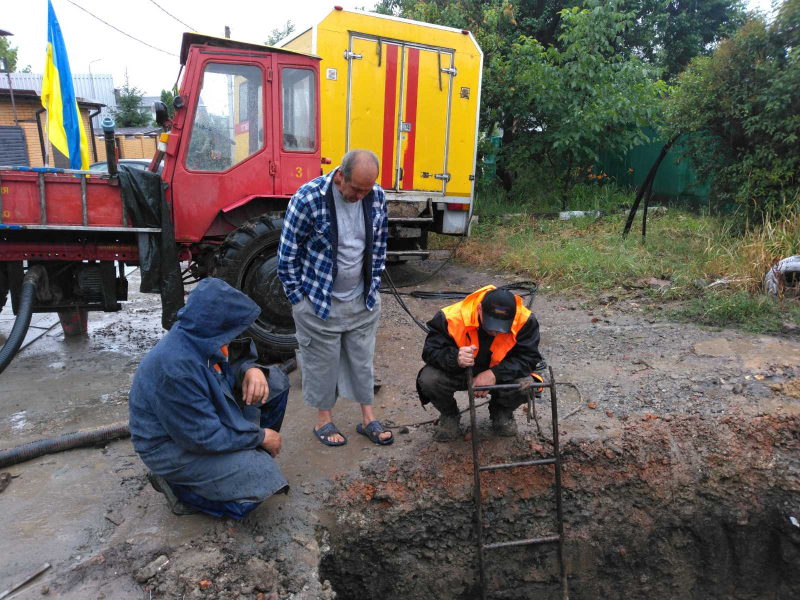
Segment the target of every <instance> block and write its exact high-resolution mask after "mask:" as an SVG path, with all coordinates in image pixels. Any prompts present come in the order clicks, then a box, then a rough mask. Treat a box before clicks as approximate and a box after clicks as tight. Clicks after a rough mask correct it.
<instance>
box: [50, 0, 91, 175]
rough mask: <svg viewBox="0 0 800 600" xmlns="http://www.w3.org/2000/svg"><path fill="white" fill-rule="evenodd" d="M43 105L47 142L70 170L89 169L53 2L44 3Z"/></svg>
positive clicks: (79, 114) (87, 149) (82, 129)
mask: <svg viewBox="0 0 800 600" xmlns="http://www.w3.org/2000/svg"><path fill="white" fill-rule="evenodd" d="M42 106H44V107H45V108H46V109H47V133H48V136H49V138H50V142H51V143H52V144H53V146H55V147H56V148H58V150H59V151H60V152H62V153H63V154H64V155H65V156H68V157H69V166H70V168H71V169H83V170H86V169H88V168H89V144H88V143H87V141H86V130H85V129H84V127H83V122H82V121H81V113H80V111H79V110H78V101H77V100H76V99H75V89H74V88H73V86H72V72H71V71H70V70H69V59H68V58H67V48H66V46H65V45H64V37H63V36H62V35H61V26H60V25H59V24H58V19H56V13H55V11H54V10H53V3H52V2H51V1H50V0H47V60H46V61H45V67H44V79H43V81H42Z"/></svg>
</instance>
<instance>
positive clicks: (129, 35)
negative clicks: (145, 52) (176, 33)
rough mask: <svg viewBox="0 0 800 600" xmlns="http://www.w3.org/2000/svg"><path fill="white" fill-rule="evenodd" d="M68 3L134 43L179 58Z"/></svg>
mask: <svg viewBox="0 0 800 600" xmlns="http://www.w3.org/2000/svg"><path fill="white" fill-rule="evenodd" d="M67 2H69V3H70V4H72V5H73V6H74V7H75V8H80V9H81V10H82V11H83V12H85V13H87V14H88V15H89V16H90V17H93V18H95V19H97V20H98V21H100V22H101V23H103V24H104V25H108V26H109V27H111V29H115V30H116V31H119V32H120V33H121V34H122V35H124V36H127V37H129V38H131V39H132V40H134V41H136V42H139V43H140V44H144V45H145V46H147V47H149V48H152V49H153V50H158V51H159V52H163V53H164V54H169V55H170V56H175V57H177V56H178V55H177V54H174V53H172V52H167V51H166V50H162V49H161V48H156V47H155V46H153V45H152V44H148V43H147V42H145V41H142V40H140V39H139V38H137V37H133V36H132V35H131V34H130V33H125V32H124V31H122V29H120V28H119V27H115V26H114V25H112V24H111V23H109V22H108V21H104V20H103V19H101V18H100V17H98V16H97V15H96V14H94V13H92V12H90V11H88V10H86V9H85V8H83V7H82V6H81V5H80V4H76V3H75V2H73V1H72V0H67Z"/></svg>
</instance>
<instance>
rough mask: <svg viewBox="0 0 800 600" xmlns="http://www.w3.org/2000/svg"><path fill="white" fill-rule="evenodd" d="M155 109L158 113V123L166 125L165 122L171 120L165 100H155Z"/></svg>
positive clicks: (162, 125)
mask: <svg viewBox="0 0 800 600" xmlns="http://www.w3.org/2000/svg"><path fill="white" fill-rule="evenodd" d="M153 110H154V111H155V113H156V123H158V124H159V125H160V126H161V127H164V123H166V122H167V121H168V120H169V113H168V112H167V105H166V104H164V103H163V102H159V101H156V102H153Z"/></svg>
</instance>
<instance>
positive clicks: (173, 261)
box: [119, 165, 183, 329]
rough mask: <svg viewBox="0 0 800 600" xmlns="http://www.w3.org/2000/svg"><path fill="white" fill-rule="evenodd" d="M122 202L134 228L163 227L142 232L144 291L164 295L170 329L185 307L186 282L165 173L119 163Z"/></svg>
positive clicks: (164, 314)
mask: <svg viewBox="0 0 800 600" xmlns="http://www.w3.org/2000/svg"><path fill="white" fill-rule="evenodd" d="M119 182H120V187H121V188H122V201H123V202H124V203H125V208H126V210H127V212H128V217H129V219H130V220H131V224H132V225H133V226H134V227H151V228H160V229H161V233H140V234H139V236H138V238H139V239H138V242H139V268H140V269H141V274H142V284H141V287H140V290H139V291H141V292H142V293H144V294H161V324H162V325H163V326H164V329H169V328H170V327H172V324H173V323H174V322H175V320H176V319H177V318H178V311H179V310H180V309H181V308H182V307H183V281H182V279H181V268H180V263H179V262H178V247H177V246H176V244H175V229H174V228H173V226H172V218H171V217H170V211H169V205H168V204H167V201H166V198H165V197H164V189H165V184H164V182H163V181H162V180H161V176H160V175H159V174H157V173H153V172H151V171H145V170H141V169H132V168H130V167H128V166H125V165H120V166H119Z"/></svg>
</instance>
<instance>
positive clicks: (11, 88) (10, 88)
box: [6, 50, 19, 127]
mask: <svg viewBox="0 0 800 600" xmlns="http://www.w3.org/2000/svg"><path fill="white" fill-rule="evenodd" d="M15 52H16V50H15ZM6 77H8V93H9V95H10V96H11V109H12V110H13V111H14V125H16V126H17V127H19V119H17V103H16V102H15V101H14V86H13V85H11V73H9V72H8V71H6Z"/></svg>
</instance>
